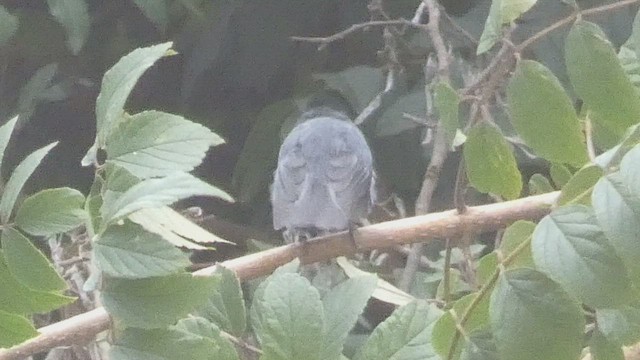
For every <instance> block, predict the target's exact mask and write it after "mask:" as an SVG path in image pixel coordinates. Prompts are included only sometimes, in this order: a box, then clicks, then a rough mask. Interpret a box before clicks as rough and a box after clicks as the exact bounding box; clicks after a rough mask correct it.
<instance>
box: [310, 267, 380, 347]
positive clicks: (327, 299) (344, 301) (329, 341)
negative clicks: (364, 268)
mask: <svg viewBox="0 0 640 360" xmlns="http://www.w3.org/2000/svg"><path fill="white" fill-rule="evenodd" d="M377 284H378V279H377V277H376V276H372V275H366V276H358V277H353V278H350V279H347V280H346V281H343V282H342V283H340V284H339V285H338V286H336V287H334V288H333V289H331V291H329V293H327V294H326V295H325V296H324V298H323V299H322V303H323V305H324V313H325V318H326V322H327V326H326V330H327V331H326V333H325V342H324V345H323V347H322V355H321V356H320V359H337V358H339V357H340V354H342V346H343V344H344V342H345V340H346V339H347V335H349V331H351V329H352V328H353V326H354V325H355V324H356V321H357V320H358V316H360V314H362V311H363V310H364V307H365V306H366V305H367V302H368V300H369V298H370V297H371V294H373V291H374V290H375V289H376V287H377Z"/></svg>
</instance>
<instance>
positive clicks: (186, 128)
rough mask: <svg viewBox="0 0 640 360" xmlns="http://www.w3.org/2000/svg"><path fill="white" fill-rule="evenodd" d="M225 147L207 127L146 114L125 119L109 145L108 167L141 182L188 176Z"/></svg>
mask: <svg viewBox="0 0 640 360" xmlns="http://www.w3.org/2000/svg"><path fill="white" fill-rule="evenodd" d="M222 143H224V140H222V138H221V137H219V136H218V135H216V134H214V133H213V132H211V130H209V129H207V128H206V127H204V126H202V125H200V124H196V123H194V122H191V121H189V120H187V119H185V118H183V117H182V116H178V115H174V114H168V113H164V112H160V111H144V112H141V113H138V114H135V115H132V116H129V117H127V118H126V120H123V121H121V122H120V123H119V124H118V126H117V127H115V128H114V129H113V131H112V132H111V133H110V135H109V137H108V138H107V141H106V150H107V163H113V164H116V165H118V166H121V167H123V168H125V169H127V170H128V171H129V172H131V173H132V174H133V175H135V176H136V177H138V178H140V179H145V178H149V177H156V176H165V175H169V174H171V173H174V172H177V171H185V172H189V171H191V170H193V169H194V168H195V167H196V166H198V165H199V164H200V163H201V162H202V159H203V158H204V156H205V155H206V153H207V150H209V148H210V147H211V146H215V145H220V144H222Z"/></svg>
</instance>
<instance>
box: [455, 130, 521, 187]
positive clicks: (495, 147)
mask: <svg viewBox="0 0 640 360" xmlns="http://www.w3.org/2000/svg"><path fill="white" fill-rule="evenodd" d="M463 150H464V160H465V164H466V167H467V175H468V176H469V182H471V184H472V185H473V186H474V187H475V188H476V189H478V191H480V192H483V193H494V194H498V195H501V196H504V197H505V198H507V199H515V198H517V197H518V195H520V191H521V190H522V178H521V175H520V172H519V171H518V166H517V164H516V160H515V157H514V156H513V152H512V151H511V147H510V146H509V144H508V143H507V141H506V140H505V139H504V136H503V135H502V133H501V132H500V130H498V129H497V128H496V127H494V126H493V125H491V124H487V123H481V124H478V125H476V126H475V127H474V128H472V129H471V131H470V132H469V136H468V137H467V142H466V143H465V145H464V149H463Z"/></svg>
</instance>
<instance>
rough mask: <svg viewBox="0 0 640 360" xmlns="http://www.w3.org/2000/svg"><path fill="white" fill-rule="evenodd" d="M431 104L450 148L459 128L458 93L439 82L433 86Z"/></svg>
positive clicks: (449, 86)
mask: <svg viewBox="0 0 640 360" xmlns="http://www.w3.org/2000/svg"><path fill="white" fill-rule="evenodd" d="M433 104H434V106H435V107H436V109H437V110H438V115H439V117H440V120H439V121H441V122H442V125H443V126H442V128H443V129H444V131H445V134H446V139H447V144H449V146H451V145H452V144H453V139H454V138H455V137H456V131H457V130H458V128H459V127H460V119H459V115H458V112H459V109H458V108H459V105H460V98H459V97H458V93H457V92H456V91H455V90H454V89H453V88H452V87H451V85H449V84H447V83H445V82H439V83H437V84H436V85H435V89H434V94H433Z"/></svg>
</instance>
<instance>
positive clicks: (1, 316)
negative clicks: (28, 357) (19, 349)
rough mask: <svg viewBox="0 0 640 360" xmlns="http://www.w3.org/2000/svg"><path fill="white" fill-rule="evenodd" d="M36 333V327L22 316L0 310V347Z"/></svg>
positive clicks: (21, 340) (15, 343) (11, 344)
mask: <svg viewBox="0 0 640 360" xmlns="http://www.w3.org/2000/svg"><path fill="white" fill-rule="evenodd" d="M38 334H39V333H38V331H37V330H36V328H34V327H33V325H32V324H31V322H29V320H27V319H26V318H24V317H23V316H20V315H16V314H10V313H8V312H4V311H1V310H0V348H10V347H12V346H13V345H17V344H20V343H21V342H23V341H26V340H29V339H31V338H34V337H36V336H38Z"/></svg>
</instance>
